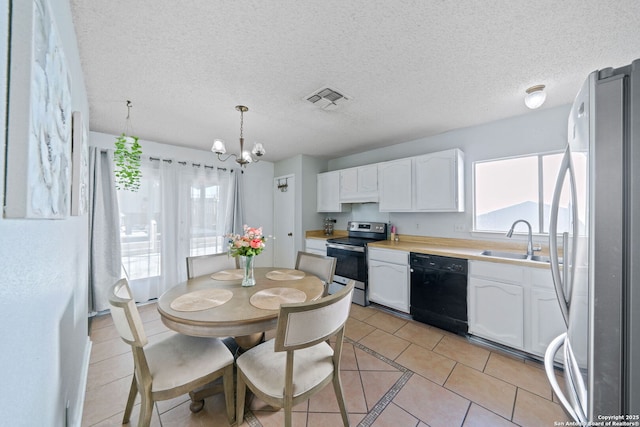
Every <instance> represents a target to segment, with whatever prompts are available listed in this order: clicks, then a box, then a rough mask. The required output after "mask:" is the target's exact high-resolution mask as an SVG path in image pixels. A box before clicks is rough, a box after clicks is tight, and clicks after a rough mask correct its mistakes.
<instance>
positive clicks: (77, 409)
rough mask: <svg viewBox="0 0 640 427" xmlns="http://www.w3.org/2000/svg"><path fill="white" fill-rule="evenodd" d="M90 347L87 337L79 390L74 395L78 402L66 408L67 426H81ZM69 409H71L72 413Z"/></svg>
mask: <svg viewBox="0 0 640 427" xmlns="http://www.w3.org/2000/svg"><path fill="white" fill-rule="evenodd" d="M92 346H93V342H92V341H91V339H90V338H89V337H87V343H86V344H85V346H84V356H83V358H82V372H81V373H80V381H79V385H78V386H79V387H80V390H78V393H76V396H78V400H77V401H76V402H74V403H73V404H71V405H69V406H70V407H68V408H67V411H70V412H69V413H67V414H66V418H67V426H73V427H80V426H81V425H82V413H83V410H84V399H85V395H86V390H87V378H88V375H89V362H90V359H91V347H92ZM71 408H73V411H72V409H71Z"/></svg>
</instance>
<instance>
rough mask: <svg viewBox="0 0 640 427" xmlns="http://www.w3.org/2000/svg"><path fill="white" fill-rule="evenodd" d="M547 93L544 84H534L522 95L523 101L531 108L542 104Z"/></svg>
mask: <svg viewBox="0 0 640 427" xmlns="http://www.w3.org/2000/svg"><path fill="white" fill-rule="evenodd" d="M545 99H547V94H546V93H545V91H544V85H535V86H531V87H530V88H529V89H527V95H526V96H525V97H524V103H525V105H526V106H527V107H529V108H531V109H532V110H534V109H536V108H538V107H540V106H541V105H542V104H544V100H545Z"/></svg>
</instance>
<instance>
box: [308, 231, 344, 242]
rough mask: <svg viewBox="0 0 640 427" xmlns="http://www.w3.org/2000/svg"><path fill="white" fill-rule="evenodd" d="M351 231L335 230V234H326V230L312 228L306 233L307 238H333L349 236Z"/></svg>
mask: <svg viewBox="0 0 640 427" xmlns="http://www.w3.org/2000/svg"><path fill="white" fill-rule="evenodd" d="M348 235H349V233H348V232H347V230H334V231H333V234H332V235H330V236H327V235H326V234H324V230H310V231H307V232H306V233H304V237H305V239H318V240H327V239H332V238H334V237H347V236H348Z"/></svg>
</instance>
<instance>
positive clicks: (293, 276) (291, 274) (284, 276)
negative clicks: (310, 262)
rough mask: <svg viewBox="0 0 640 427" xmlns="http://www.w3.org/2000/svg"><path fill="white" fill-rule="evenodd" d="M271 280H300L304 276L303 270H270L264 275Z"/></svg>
mask: <svg viewBox="0 0 640 427" xmlns="http://www.w3.org/2000/svg"><path fill="white" fill-rule="evenodd" d="M265 276H266V277H267V279H271V280H300V279H302V278H303V277H304V271H300V270H286V269H282V270H272V271H270V272H268V273H267V274H266V275H265Z"/></svg>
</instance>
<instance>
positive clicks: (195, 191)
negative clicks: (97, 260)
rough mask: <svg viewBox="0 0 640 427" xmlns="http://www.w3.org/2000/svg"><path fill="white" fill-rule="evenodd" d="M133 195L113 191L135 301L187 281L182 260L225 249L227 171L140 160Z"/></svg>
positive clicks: (227, 208) (229, 201) (227, 197)
mask: <svg viewBox="0 0 640 427" xmlns="http://www.w3.org/2000/svg"><path fill="white" fill-rule="evenodd" d="M141 172H142V178H141V180H140V189H139V190H138V191H137V192H130V191H124V190H120V191H118V204H119V209H120V242H121V248H122V266H123V267H124V269H125V270H126V273H127V275H128V278H129V281H130V283H131V284H132V290H133V291H134V294H136V292H137V291H136V288H137V289H138V290H140V289H143V288H144V289H150V290H149V291H148V292H146V293H143V292H140V291H138V294H137V295H138V296H136V300H137V301H144V300H146V299H150V298H153V297H157V296H158V294H159V293H161V292H162V291H163V289H164V288H165V285H175V284H176V283H179V282H180V281H182V280H186V261H185V259H186V257H187V256H193V255H206V254H213V253H220V252H224V251H225V250H226V239H225V238H224V236H225V234H226V233H227V226H228V224H229V216H230V213H231V211H230V209H231V208H232V206H231V199H230V195H231V194H232V192H231V191H230V188H231V185H232V184H231V182H232V181H231V178H230V173H229V172H224V171H218V170H214V168H212V167H206V168H205V167H195V166H192V165H191V164H190V163H184V162H169V161H161V160H149V159H143V160H142V165H141Z"/></svg>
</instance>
